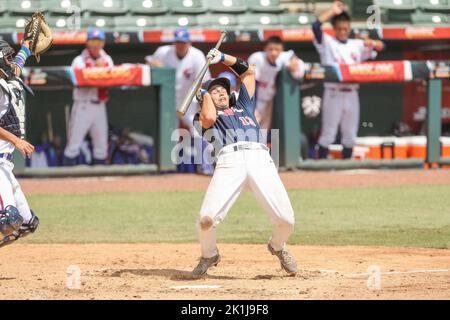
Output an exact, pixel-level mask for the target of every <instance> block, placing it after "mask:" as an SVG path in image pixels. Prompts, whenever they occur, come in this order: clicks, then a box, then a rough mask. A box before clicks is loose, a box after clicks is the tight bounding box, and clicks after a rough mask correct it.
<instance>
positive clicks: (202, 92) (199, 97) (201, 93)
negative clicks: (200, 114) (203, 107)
mask: <svg viewBox="0 0 450 320" xmlns="http://www.w3.org/2000/svg"><path fill="white" fill-rule="evenodd" d="M207 92H208V91H206V90H205V89H198V91H197V93H196V94H195V98H196V99H197V102H198V103H202V102H203V96H204V95H205V93H207Z"/></svg>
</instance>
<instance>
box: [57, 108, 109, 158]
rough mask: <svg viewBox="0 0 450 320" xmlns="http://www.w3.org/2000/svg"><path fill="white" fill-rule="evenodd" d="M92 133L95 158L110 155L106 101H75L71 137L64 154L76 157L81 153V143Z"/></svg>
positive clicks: (70, 128) (71, 119) (70, 126)
mask: <svg viewBox="0 0 450 320" xmlns="http://www.w3.org/2000/svg"><path fill="white" fill-rule="evenodd" d="M88 133H89V134H90V136H91V138H92V144H93V154H94V158H95V159H98V160H104V159H106V157H107V156H108V116H107V113H106V105H105V103H92V102H90V101H75V102H74V104H73V107H72V112H71V116H70V125H69V137H68V141H67V146H66V149H65V150H64V155H65V156H66V157H68V158H75V157H77V156H78V155H79V154H80V148H81V144H82V143H83V141H84V138H85V137H86V134H88Z"/></svg>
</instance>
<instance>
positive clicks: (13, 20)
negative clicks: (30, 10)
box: [0, 16, 26, 32]
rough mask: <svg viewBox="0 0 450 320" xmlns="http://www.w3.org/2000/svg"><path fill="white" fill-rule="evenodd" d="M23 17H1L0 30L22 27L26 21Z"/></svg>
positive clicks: (12, 29) (13, 29)
mask: <svg viewBox="0 0 450 320" xmlns="http://www.w3.org/2000/svg"><path fill="white" fill-rule="evenodd" d="M25 19H26V18H25V17H18V16H15V17H8V16H5V17H2V18H1V19H0V30H2V31H4V32H6V31H15V30H16V29H21V30H22V29H23V27H24V26H25V23H26V20H25Z"/></svg>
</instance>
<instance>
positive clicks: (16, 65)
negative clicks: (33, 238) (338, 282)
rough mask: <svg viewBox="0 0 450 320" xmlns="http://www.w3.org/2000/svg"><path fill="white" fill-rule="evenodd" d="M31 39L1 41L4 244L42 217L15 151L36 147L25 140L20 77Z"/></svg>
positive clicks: (0, 234)
mask: <svg viewBox="0 0 450 320" xmlns="http://www.w3.org/2000/svg"><path fill="white" fill-rule="evenodd" d="M29 48H30V42H29V41H26V42H24V43H23V44H22V48H21V49H20V51H19V53H18V54H17V55H16V56H15V58H14V59H13V57H14V53H15V52H14V49H13V48H12V47H11V46H10V45H9V44H8V43H7V42H6V41H3V40H0V247H2V246H5V245H7V244H10V243H12V242H13V241H15V240H17V239H18V238H21V237H24V236H26V235H28V234H29V233H31V232H34V231H35V230H36V229H37V227H38V225H39V219H38V217H37V216H36V215H35V214H34V213H33V211H31V209H30V207H29V206H28V202H27V200H26V198H25V195H24V194H23V192H22V189H21V188H20V185H19V183H18V182H17V180H16V178H15V176H14V174H13V169H14V164H13V162H12V154H13V152H14V149H15V148H16V149H17V150H19V151H20V152H21V153H22V154H23V155H24V157H28V158H29V157H31V154H32V153H33V151H34V147H33V146H32V145H31V144H30V143H28V142H27V141H25V140H23V139H22V137H23V136H24V133H25V127H24V125H25V124H24V121H25V105H24V99H23V90H24V87H25V86H24V84H23V82H22V80H21V79H20V78H18V77H19V76H20V74H21V72H22V68H23V67H24V65H25V61H26V60H27V58H28V57H29V56H30V54H31V53H30V50H29Z"/></svg>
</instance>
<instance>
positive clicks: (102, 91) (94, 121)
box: [63, 28, 114, 166]
mask: <svg viewBox="0 0 450 320" xmlns="http://www.w3.org/2000/svg"><path fill="white" fill-rule="evenodd" d="M104 47H105V32H104V31H103V30H101V29H98V28H89V30H88V41H87V44H86V49H84V50H83V52H82V53H81V54H80V55H79V56H77V57H76V58H75V59H74V60H73V62H72V68H80V69H84V68H93V67H112V66H114V63H113V60H112V58H111V57H110V56H109V55H108V54H107V53H106V52H105V51H104V50H103V48H104ZM107 101H108V91H107V89H106V88H74V89H73V107H72V112H71V117H70V126H69V137H68V141H67V146H66V149H65V150H64V161H63V164H64V165H66V166H71V165H76V164H77V158H78V156H79V154H80V148H81V145H82V143H83V140H84V138H85V137H86V134H87V133H89V134H90V136H91V138H92V144H93V156H94V159H93V163H94V164H105V163H106V158H107V156H108V115H107V112H106V102H107Z"/></svg>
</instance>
